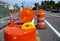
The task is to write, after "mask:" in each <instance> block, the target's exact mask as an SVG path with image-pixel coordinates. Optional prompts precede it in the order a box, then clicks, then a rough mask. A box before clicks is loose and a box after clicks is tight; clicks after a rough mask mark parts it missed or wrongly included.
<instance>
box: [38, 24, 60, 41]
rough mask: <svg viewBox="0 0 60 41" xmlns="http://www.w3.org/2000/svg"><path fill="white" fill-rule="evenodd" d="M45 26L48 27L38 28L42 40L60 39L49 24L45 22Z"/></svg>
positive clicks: (56, 40) (55, 40) (53, 40)
mask: <svg viewBox="0 0 60 41" xmlns="http://www.w3.org/2000/svg"><path fill="white" fill-rule="evenodd" d="M45 27H46V29H43V30H38V33H39V37H40V40H41V41H60V38H59V37H58V36H57V35H56V34H55V33H54V31H53V30H52V29H51V28H50V27H49V26H48V25H47V24H45Z"/></svg>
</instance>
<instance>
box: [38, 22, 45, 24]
mask: <svg viewBox="0 0 60 41" xmlns="http://www.w3.org/2000/svg"><path fill="white" fill-rule="evenodd" d="M37 24H45V22H41V23H37Z"/></svg>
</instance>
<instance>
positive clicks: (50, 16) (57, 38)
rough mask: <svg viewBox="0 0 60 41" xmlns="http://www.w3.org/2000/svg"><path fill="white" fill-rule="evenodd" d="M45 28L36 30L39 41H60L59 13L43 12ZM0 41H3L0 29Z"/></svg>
mask: <svg viewBox="0 0 60 41" xmlns="http://www.w3.org/2000/svg"><path fill="white" fill-rule="evenodd" d="M5 24H6V23H5ZM1 26H2V25H1ZM1 26H0V27H1ZM45 27H46V29H42V30H41V29H37V30H38V35H39V37H40V40H41V41H60V17H59V13H58V14H57V13H51V12H45ZM0 41H4V35H3V29H0Z"/></svg>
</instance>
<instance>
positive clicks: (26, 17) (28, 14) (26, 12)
mask: <svg viewBox="0 0 60 41" xmlns="http://www.w3.org/2000/svg"><path fill="white" fill-rule="evenodd" d="M33 18H34V12H33V10H31V9H30V8H24V9H23V10H22V12H20V13H19V19H21V20H22V21H23V22H24V23H25V22H31V21H32V19H33Z"/></svg>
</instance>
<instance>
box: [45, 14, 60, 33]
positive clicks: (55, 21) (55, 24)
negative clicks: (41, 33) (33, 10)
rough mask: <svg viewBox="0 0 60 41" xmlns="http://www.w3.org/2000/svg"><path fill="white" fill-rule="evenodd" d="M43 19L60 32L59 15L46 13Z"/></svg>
mask: <svg viewBox="0 0 60 41" xmlns="http://www.w3.org/2000/svg"><path fill="white" fill-rule="evenodd" d="M45 19H46V20H47V21H48V22H49V23H50V24H51V25H52V26H53V27H54V28H55V29H56V30H57V31H58V32H60V17H55V16H51V15H48V14H46V15H45Z"/></svg>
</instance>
